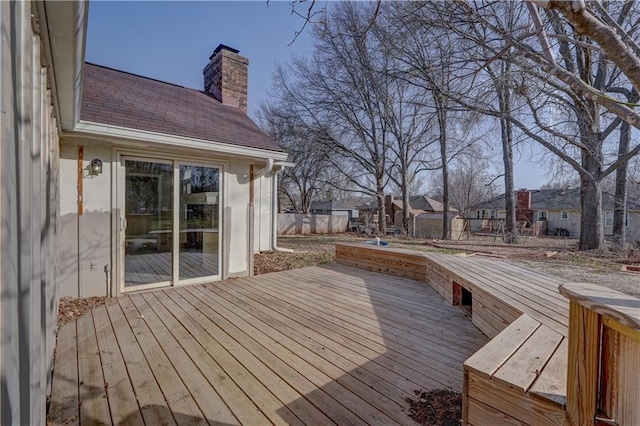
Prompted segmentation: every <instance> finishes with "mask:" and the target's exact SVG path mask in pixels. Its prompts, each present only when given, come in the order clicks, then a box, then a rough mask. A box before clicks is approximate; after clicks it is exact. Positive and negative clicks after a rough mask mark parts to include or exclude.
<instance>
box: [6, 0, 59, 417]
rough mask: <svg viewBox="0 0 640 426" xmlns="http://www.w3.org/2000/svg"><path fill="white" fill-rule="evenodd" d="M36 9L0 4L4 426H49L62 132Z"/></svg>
mask: <svg viewBox="0 0 640 426" xmlns="http://www.w3.org/2000/svg"><path fill="white" fill-rule="evenodd" d="M33 5H34V4H32V3H31V2H0V34H2V40H1V44H0V75H1V76H2V78H1V79H0V106H1V110H2V114H1V116H0V135H1V136H0V158H1V162H0V185H1V187H2V189H1V192H0V295H1V298H0V380H1V383H0V424H3V425H5V424H6V425H14V424H45V407H46V403H45V401H46V395H47V393H48V390H49V389H50V374H49V373H50V371H51V368H52V363H53V347H54V344H55V334H54V333H55V327H56V319H57V290H56V288H57V277H58V269H57V266H56V265H57V258H58V255H59V253H60V251H59V249H58V225H59V220H58V199H59V198H58V166H59V163H58V124H57V119H56V117H55V113H54V108H53V106H52V104H53V101H52V99H53V94H52V92H51V90H49V89H48V83H47V77H48V70H47V69H46V68H45V67H44V65H43V64H42V63H41V54H42V53H41V46H40V43H41V40H40V36H39V34H38V33H37V32H36V30H37V29H38V27H37V26H35V27H34V26H32V21H35V20H36V17H37V16H38V15H37V13H36V11H35V10H32V7H33ZM61 255H62V254H60V256H61Z"/></svg>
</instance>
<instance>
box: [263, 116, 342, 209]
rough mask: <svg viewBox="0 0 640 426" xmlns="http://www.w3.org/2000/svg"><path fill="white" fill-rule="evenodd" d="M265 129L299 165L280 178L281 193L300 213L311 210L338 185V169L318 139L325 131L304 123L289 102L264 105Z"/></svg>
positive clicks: (286, 171)
mask: <svg viewBox="0 0 640 426" xmlns="http://www.w3.org/2000/svg"><path fill="white" fill-rule="evenodd" d="M258 120H259V122H260V125H261V127H262V129H263V130H264V131H265V133H267V134H268V135H269V136H271V138H273V140H275V141H276V142H277V143H278V144H279V145H280V146H281V147H282V148H283V149H284V150H285V151H286V152H287V153H288V154H289V160H290V161H292V162H293V163H295V167H292V168H286V169H285V170H283V172H282V174H281V178H280V179H279V182H278V183H279V187H278V190H279V194H280V196H281V197H284V199H285V200H286V202H287V204H289V205H290V206H291V207H292V208H293V210H294V211H295V212H296V213H309V209H310V207H311V202H312V201H313V200H315V199H317V198H318V196H320V195H322V194H323V193H324V192H325V191H327V189H328V188H329V187H330V186H331V185H332V184H335V171H334V170H333V169H332V165H331V162H330V161H329V160H328V158H327V153H326V152H325V151H324V150H323V147H324V145H323V144H322V143H319V142H318V138H322V137H323V134H322V132H321V131H317V130H316V131H314V129H313V128H312V127H310V126H306V125H304V124H303V123H302V122H301V121H300V119H299V117H297V116H296V114H295V112H294V111H292V110H291V109H290V108H287V106H286V105H285V104H275V105H274V104H268V103H264V104H262V105H261V107H260V110H259V111H258Z"/></svg>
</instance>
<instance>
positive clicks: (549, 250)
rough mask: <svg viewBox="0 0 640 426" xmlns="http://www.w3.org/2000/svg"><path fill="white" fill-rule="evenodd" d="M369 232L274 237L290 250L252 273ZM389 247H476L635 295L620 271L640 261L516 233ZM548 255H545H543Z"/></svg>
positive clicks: (328, 251) (308, 259)
mask: <svg viewBox="0 0 640 426" xmlns="http://www.w3.org/2000/svg"><path fill="white" fill-rule="evenodd" d="M369 239H370V237H364V236H362V235H358V234H330V235H294V236H279V237H278V245H279V246H280V247H283V248H287V249H292V250H293V251H294V252H293V253H284V252H271V253H263V254H259V255H256V257H255V261H254V267H255V273H256V274H261V273H266V272H274V271H282V270H285V269H292V268H302V267H305V266H312V265H319V264H325V263H331V262H332V261H333V259H334V258H335V246H334V245H335V243H336V242H364V241H367V240H369ZM383 240H384V241H388V242H389V244H390V246H391V247H399V248H407V249H412V250H418V251H426V252H428V251H439V252H447V253H462V252H467V253H473V252H480V253H484V254H491V255H493V256H495V257H499V258H503V260H504V261H505V262H513V263H515V264H519V265H522V266H525V267H527V268H529V269H533V270H535V271H539V272H541V273H545V274H548V275H554V276H558V275H560V276H562V277H564V278H566V279H567V280H569V281H575V282H587V283H594V284H598V285H602V286H605V287H608V288H611V289H615V290H618V291H621V292H624V293H627V294H630V295H633V296H635V297H640V273H637V272H623V271H622V270H621V267H622V265H624V264H629V265H639V264H640V250H637V249H636V250H630V251H629V252H627V253H616V252H613V251H606V252H598V251H590V252H579V251H577V246H578V241H577V240H576V239H571V238H564V237H537V238H536V237H521V238H520V239H519V241H518V244H516V245H507V244H504V243H503V242H502V241H501V240H500V239H498V240H497V241H494V238H493V237H481V236H472V240H471V241H432V240H429V241H427V240H424V239H413V238H406V237H389V238H384V239H383ZM548 256H549V257H548Z"/></svg>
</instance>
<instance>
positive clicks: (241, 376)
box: [144, 292, 270, 424]
mask: <svg viewBox="0 0 640 426" xmlns="http://www.w3.org/2000/svg"><path fill="white" fill-rule="evenodd" d="M144 297H145V299H146V300H147V302H148V303H149V304H150V305H151V306H152V307H153V308H154V310H155V311H156V312H160V313H161V315H162V317H161V318H162V321H163V323H164V325H165V326H166V327H167V329H168V330H169V331H170V332H171V333H172V335H173V336H174V337H175V338H176V339H177V340H178V341H179V342H180V345H181V346H182V347H183V348H184V349H185V351H186V352H187V353H188V354H189V357H190V358H191V359H192V360H193V362H194V363H195V364H196V365H197V366H198V369H199V370H200V371H201V372H202V374H203V375H204V376H205V377H206V378H207V380H208V381H209V383H211V384H212V385H213V386H214V388H215V389H216V391H217V392H219V393H220V395H221V396H222V398H223V399H224V401H225V403H226V404H227V406H228V407H229V409H230V410H231V411H232V413H233V414H234V415H235V417H236V418H237V419H238V421H239V422H240V423H241V424H261V423H269V420H268V419H267V417H265V414H263V413H268V412H269V411H268V410H267V409H266V406H264V405H262V403H263V401H264V400H267V399H268V396H269V395H270V393H269V391H268V389H266V388H265V387H264V386H261V385H260V384H259V383H257V381H256V380H255V378H254V377H253V376H252V375H251V373H249V372H248V371H247V370H246V369H245V368H244V367H243V366H242V365H241V364H240V363H239V362H238V361H236V359H235V358H234V357H233V356H231V355H230V354H229V353H228V352H227V351H226V350H224V349H223V348H222V347H221V346H220V345H219V344H218V342H217V341H216V340H215V339H214V338H213V337H212V336H211V335H209V334H208V333H206V331H205V330H204V329H203V328H201V327H200V326H199V325H198V324H197V323H196V322H195V321H194V320H192V319H191V318H190V317H189V316H188V315H187V314H186V312H184V311H183V310H182V308H181V307H180V306H178V304H176V303H175V302H174V301H173V300H171V299H170V298H169V297H166V295H165V294H164V292H155V293H146V294H145V295H144ZM228 372H230V373H233V374H232V375H229V374H228ZM248 394H251V395H252V396H253V400H252V399H251V397H249V395H248ZM260 407H265V408H260Z"/></svg>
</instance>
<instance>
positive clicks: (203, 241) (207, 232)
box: [178, 164, 220, 280]
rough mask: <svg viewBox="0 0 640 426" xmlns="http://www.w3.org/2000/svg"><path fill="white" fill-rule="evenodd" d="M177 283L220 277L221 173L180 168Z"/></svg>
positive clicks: (206, 169) (202, 169)
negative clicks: (178, 281) (179, 281)
mask: <svg viewBox="0 0 640 426" xmlns="http://www.w3.org/2000/svg"><path fill="white" fill-rule="evenodd" d="M179 167H180V246H179V253H180V254H179V256H178V265H179V266H178V267H179V273H178V276H179V279H180V280H187V279H193V278H202V277H208V276H215V275H218V273H219V270H220V268H219V262H218V261H219V257H220V256H219V253H220V248H219V244H220V240H219V238H218V236H219V232H218V227H219V211H220V201H219V197H220V192H219V187H220V170H219V169H217V168H212V167H201V166H192V165H187V164H180V166H179Z"/></svg>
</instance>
